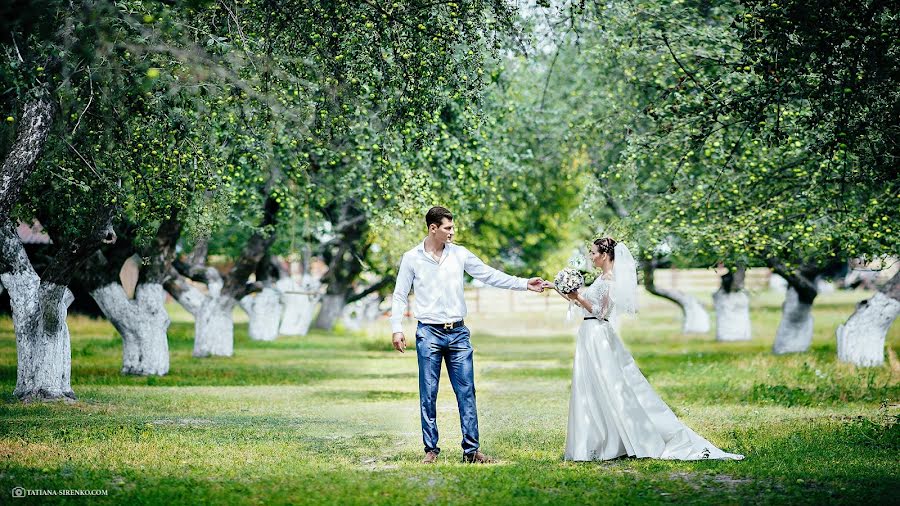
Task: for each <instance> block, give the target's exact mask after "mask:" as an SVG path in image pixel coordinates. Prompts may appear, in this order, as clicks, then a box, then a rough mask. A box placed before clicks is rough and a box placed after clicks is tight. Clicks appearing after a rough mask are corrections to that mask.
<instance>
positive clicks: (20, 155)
mask: <svg viewBox="0 0 900 506" xmlns="http://www.w3.org/2000/svg"><path fill="white" fill-rule="evenodd" d="M35 93H36V96H37V98H35V99H33V100H31V101H29V102H27V103H26V104H25V106H24V107H23V108H22V119H21V121H19V125H18V128H17V129H16V139H15V141H14V142H13V144H12V146H11V147H10V149H9V153H7V155H6V158H5V159H4V160H3V167H2V169H0V220H4V221H5V220H7V219H9V213H10V212H11V211H12V208H13V206H14V205H15V204H16V201H17V200H18V199H19V193H20V192H21V189H22V186H23V185H24V184H25V181H27V180H28V178H29V176H31V173H32V172H33V170H34V166H35V164H36V163H37V161H38V159H39V158H40V156H41V154H42V153H43V151H44V145H45V144H46V142H47V136H48V135H49V134H50V126H51V124H52V122H53V114H54V111H55V107H54V105H53V102H52V101H51V100H50V94H49V93H48V92H47V91H46V90H45V89H44V88H39V89H37V90H35Z"/></svg>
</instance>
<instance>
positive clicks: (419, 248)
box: [416, 236, 455, 253]
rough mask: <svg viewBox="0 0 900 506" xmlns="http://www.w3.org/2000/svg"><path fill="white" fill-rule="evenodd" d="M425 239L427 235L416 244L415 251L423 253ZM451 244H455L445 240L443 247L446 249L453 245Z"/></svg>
mask: <svg viewBox="0 0 900 506" xmlns="http://www.w3.org/2000/svg"><path fill="white" fill-rule="evenodd" d="M426 240H428V237H427V236H426V237H425V239H422V242H420V243H419V245H418V246H416V250H417V251H421V252H422V253H425V241H426ZM453 246H455V244H454V243H452V242H445V243H444V249H445V250H446V249H449V248H451V247H453Z"/></svg>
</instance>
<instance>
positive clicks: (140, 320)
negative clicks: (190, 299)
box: [91, 282, 170, 376]
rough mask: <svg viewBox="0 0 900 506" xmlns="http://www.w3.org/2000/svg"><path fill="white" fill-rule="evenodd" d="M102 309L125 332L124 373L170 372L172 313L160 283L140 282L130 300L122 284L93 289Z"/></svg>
mask: <svg viewBox="0 0 900 506" xmlns="http://www.w3.org/2000/svg"><path fill="white" fill-rule="evenodd" d="M91 296H92V297H93V298H94V300H95V301H97V305H98V306H100V310H101V311H103V314H104V315H105V316H106V318H107V319H108V320H109V321H110V322H111V323H112V324H113V326H114V327H115V328H116V330H117V331H118V332H119V334H120V335H121V336H122V374H136V375H142V376H149V375H157V376H163V375H165V374H167V373H168V372H169V340H168V337H167V334H166V333H167V331H168V329H169V323H170V320H169V314H168V312H167V311H166V308H165V302H166V292H165V289H163V286H162V285H161V284H159V283H141V284H139V285H137V288H136V290H135V298H134V300H131V299H129V298H128V295H127V294H126V293H125V290H124V288H123V287H122V285H121V284H119V283H117V282H115V283H109V284H107V285H105V286H102V287H100V288H98V289H96V290H94V291H92V292H91Z"/></svg>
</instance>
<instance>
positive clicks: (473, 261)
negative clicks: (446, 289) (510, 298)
mask: <svg viewBox="0 0 900 506" xmlns="http://www.w3.org/2000/svg"><path fill="white" fill-rule="evenodd" d="M464 255H465V259H466V260H465V265H464V268H465V270H466V272H468V273H469V275H470V276H472V277H473V278H475V279H477V280H478V281H481V282H482V283H484V284H486V285H490V286H493V287H495V288H506V289H508V290H527V289H528V280H527V279H525V278H519V277H516V276H510V275H509V274H506V273H505V272H500V271H498V270H497V269H494V268H493V267H489V266H488V265H486V264H485V263H484V262H482V261H481V259H480V258H478V257H477V256H475V254H474V253H472V252H471V251H469V250H468V249H466V250H465V251H464Z"/></svg>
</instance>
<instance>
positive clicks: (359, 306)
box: [341, 295, 381, 330]
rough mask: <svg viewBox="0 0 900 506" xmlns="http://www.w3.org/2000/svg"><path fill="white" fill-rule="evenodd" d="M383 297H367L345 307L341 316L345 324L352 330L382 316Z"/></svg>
mask: <svg viewBox="0 0 900 506" xmlns="http://www.w3.org/2000/svg"><path fill="white" fill-rule="evenodd" d="M380 306H381V297H378V296H377V295H376V296H374V297H366V298H364V299H362V300H358V301H356V302H353V303H351V304H347V306H346V307H345V308H344V314H343V316H342V318H341V321H342V322H343V324H344V326H345V327H347V328H348V329H350V330H359V329H361V328H363V327H365V326H366V325H368V324H369V323H371V322H373V321H375V320H377V319H378V317H379V316H381V309H380Z"/></svg>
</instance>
